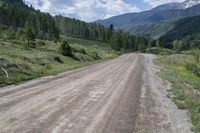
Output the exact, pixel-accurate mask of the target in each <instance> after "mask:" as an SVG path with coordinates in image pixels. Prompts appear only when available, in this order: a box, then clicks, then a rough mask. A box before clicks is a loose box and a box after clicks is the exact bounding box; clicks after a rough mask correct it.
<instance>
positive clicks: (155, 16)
mask: <svg viewBox="0 0 200 133" xmlns="http://www.w3.org/2000/svg"><path fill="white" fill-rule="evenodd" d="M192 1H193V2H191V0H187V1H185V2H182V3H175V2H173V3H168V4H164V5H160V6H158V7H155V8H153V9H151V10H148V11H144V12H140V13H128V14H124V15H119V16H115V17H111V18H108V19H106V20H100V21H97V22H98V23H100V24H103V25H104V26H109V25H110V24H113V25H114V27H115V28H116V29H122V30H124V31H127V32H130V33H131V34H133V35H136V34H141V35H149V34H150V33H151V32H152V31H155V30H157V29H155V28H151V27H152V25H158V26H159V25H160V24H161V25H162V24H163V22H166V23H168V22H169V21H171V22H174V21H176V20H180V19H183V18H186V17H192V16H197V15H200V4H199V3H200V1H195V0H192ZM194 1H195V2H194ZM189 3H190V4H189ZM186 6H187V8H186ZM138 27H140V28H139V29H142V31H138V30H135V29H138ZM142 27H143V28H145V29H144V30H143V28H142ZM143 31H144V32H143ZM153 37H159V35H153Z"/></svg>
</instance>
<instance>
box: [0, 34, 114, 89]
mask: <svg viewBox="0 0 200 133" xmlns="http://www.w3.org/2000/svg"><path fill="white" fill-rule="evenodd" d="M64 38H65V39H67V40H68V41H69V43H70V45H71V47H72V48H73V54H74V58H70V57H66V56H63V55H61V54H60V53H59V47H60V43H55V42H53V41H42V40H36V44H37V45H36V48H29V49H27V48H26V47H25V41H20V40H10V39H3V38H0V86H1V87H2V86H5V85H9V84H14V83H20V82H22V81H25V80H30V79H33V78H37V77H41V76H46V75H51V74H57V73H60V72H64V71H67V70H71V69H75V68H78V67H82V66H86V65H89V64H92V63H96V62H99V61H102V60H107V59H110V58H114V57H116V56H117V55H116V54H115V53H114V52H113V51H112V50H111V48H110V45H109V44H107V43H104V42H98V41H89V40H83V39H77V38H71V37H64ZM2 69H4V70H6V71H7V72H8V78H7V77H6V73H5V72H4V71H3V70H2Z"/></svg>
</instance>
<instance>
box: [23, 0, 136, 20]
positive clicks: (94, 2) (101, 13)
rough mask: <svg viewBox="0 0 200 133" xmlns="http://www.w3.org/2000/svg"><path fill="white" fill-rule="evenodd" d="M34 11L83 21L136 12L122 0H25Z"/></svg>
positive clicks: (134, 7)
mask: <svg viewBox="0 0 200 133" xmlns="http://www.w3.org/2000/svg"><path fill="white" fill-rule="evenodd" d="M25 1H26V2H27V3H29V4H31V5H33V6H34V7H35V8H36V9H40V10H41V11H43V12H49V13H51V14H54V15H57V14H62V15H65V16H69V17H75V18H78V19H81V20H85V21H95V20H97V19H105V18H109V17H112V16H116V15H119V14H124V13H129V12H136V11H139V9H138V8H137V7H136V6H133V5H130V4H127V3H125V2H124V1H123V0H82V1H81V0H60V1H58V0H25Z"/></svg>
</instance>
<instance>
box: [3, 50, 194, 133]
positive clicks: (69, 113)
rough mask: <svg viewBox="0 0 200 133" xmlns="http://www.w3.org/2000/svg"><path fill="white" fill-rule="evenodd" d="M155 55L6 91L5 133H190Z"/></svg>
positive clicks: (120, 60)
mask: <svg viewBox="0 0 200 133" xmlns="http://www.w3.org/2000/svg"><path fill="white" fill-rule="evenodd" d="M154 58H155V57H154V56H153V55H145V54H135V53H132V54H125V55H122V56H120V57H119V58H117V59H115V60H111V61H107V62H104V63H99V64H95V65H92V66H89V67H85V68H81V69H77V70H73V71H69V72H66V73H62V74H59V75H57V76H49V77H44V78H41V79H36V80H33V81H29V82H27V83H23V84H21V85H16V86H9V87H5V88H2V89H0V133H190V132H191V125H190V123H189V119H188V116H187V114H186V112H185V111H182V110H178V109H177V107H176V106H175V104H174V103H173V102H172V101H171V99H170V98H168V90H169V89H170V86H169V84H168V83H167V82H166V81H164V80H162V79H160V78H159V76H158V75H157V73H158V70H159V69H158V68H157V66H155V65H154V64H153V59H154Z"/></svg>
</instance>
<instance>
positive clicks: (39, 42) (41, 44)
mask: <svg viewBox="0 0 200 133" xmlns="http://www.w3.org/2000/svg"><path fill="white" fill-rule="evenodd" d="M37 45H38V46H45V45H46V43H45V42H44V41H37Z"/></svg>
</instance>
